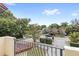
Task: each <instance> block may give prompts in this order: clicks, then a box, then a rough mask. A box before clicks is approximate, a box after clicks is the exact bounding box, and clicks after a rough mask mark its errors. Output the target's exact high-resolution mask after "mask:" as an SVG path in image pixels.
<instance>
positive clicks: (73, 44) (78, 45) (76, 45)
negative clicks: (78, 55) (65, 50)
mask: <svg viewBox="0 0 79 59" xmlns="http://www.w3.org/2000/svg"><path fill="white" fill-rule="evenodd" d="M70 46H73V47H79V44H78V43H73V42H70Z"/></svg>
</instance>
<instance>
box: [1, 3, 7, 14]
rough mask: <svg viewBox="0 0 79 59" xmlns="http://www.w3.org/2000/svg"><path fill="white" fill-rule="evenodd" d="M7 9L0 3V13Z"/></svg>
mask: <svg viewBox="0 0 79 59" xmlns="http://www.w3.org/2000/svg"><path fill="white" fill-rule="evenodd" d="M7 9H8V8H7V7H6V6H5V5H4V4H3V3H0V13H2V12H3V11H5V10H7Z"/></svg>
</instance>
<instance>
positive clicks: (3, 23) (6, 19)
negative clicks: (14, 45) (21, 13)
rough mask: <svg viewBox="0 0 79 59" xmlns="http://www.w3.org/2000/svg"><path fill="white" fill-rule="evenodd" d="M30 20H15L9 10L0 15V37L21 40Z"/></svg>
mask: <svg viewBox="0 0 79 59" xmlns="http://www.w3.org/2000/svg"><path fill="white" fill-rule="evenodd" d="M29 22H30V19H27V18H21V19H17V18H16V17H14V16H13V14H12V13H11V12H10V11H9V10H5V11H4V12H3V13H1V14H0V36H13V37H16V38H23V35H24V34H25V30H26V28H27V26H28V23H29Z"/></svg>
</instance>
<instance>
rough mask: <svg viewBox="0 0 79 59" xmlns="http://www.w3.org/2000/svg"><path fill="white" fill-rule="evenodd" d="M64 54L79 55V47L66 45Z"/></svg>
mask: <svg viewBox="0 0 79 59" xmlns="http://www.w3.org/2000/svg"><path fill="white" fill-rule="evenodd" d="M64 56H79V48H78V47H71V46H64Z"/></svg>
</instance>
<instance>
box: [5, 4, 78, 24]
mask: <svg viewBox="0 0 79 59" xmlns="http://www.w3.org/2000/svg"><path fill="white" fill-rule="evenodd" d="M6 6H7V7H8V8H9V10H10V11H11V12H12V13H13V14H14V16H16V17H17V18H31V22H30V23H37V24H40V25H43V24H45V25H50V24H52V23H58V24H60V23H62V22H70V21H71V20H73V19H75V18H79V4H77V3H74V4H73V3H71V4H68V3H65V4H63V3H62V4H61V3H60V4H58V3H57V4H56V3H36V4H34V3H16V4H15V3H8V4H6Z"/></svg>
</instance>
